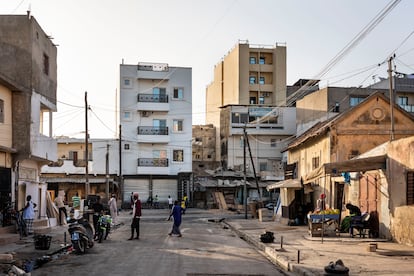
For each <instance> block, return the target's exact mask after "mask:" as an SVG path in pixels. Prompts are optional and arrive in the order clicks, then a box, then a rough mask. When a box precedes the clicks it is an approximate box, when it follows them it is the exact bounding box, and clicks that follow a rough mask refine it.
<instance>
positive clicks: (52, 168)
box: [41, 159, 93, 174]
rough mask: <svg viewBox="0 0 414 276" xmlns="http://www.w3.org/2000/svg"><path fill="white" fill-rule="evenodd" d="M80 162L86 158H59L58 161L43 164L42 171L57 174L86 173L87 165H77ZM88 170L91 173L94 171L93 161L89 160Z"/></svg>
mask: <svg viewBox="0 0 414 276" xmlns="http://www.w3.org/2000/svg"><path fill="white" fill-rule="evenodd" d="M79 162H84V164H85V165H86V162H85V160H81V159H78V160H77V161H74V160H63V159H59V160H58V161H57V162H53V163H51V164H50V165H46V166H43V167H42V169H41V172H42V173H56V174H85V171H86V170H85V168H86V167H85V166H77V165H79ZM88 171H89V173H92V172H93V161H88Z"/></svg>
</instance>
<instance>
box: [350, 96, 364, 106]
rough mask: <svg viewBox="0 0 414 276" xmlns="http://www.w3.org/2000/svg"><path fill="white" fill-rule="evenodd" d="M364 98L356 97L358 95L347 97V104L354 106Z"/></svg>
mask: <svg viewBox="0 0 414 276" xmlns="http://www.w3.org/2000/svg"><path fill="white" fill-rule="evenodd" d="M364 99H365V97H358V96H351V97H350V98H349V105H350V106H356V105H357V104H359V103H360V102H362V101H363V100H364Z"/></svg>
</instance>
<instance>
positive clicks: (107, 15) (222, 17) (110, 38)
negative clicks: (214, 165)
mask: <svg viewBox="0 0 414 276" xmlns="http://www.w3.org/2000/svg"><path fill="white" fill-rule="evenodd" d="M392 2H394V1H391V0H364V1H361V0H341V1H340V0H312V1H309V0H302V1H300V0H289V1H286V0H284V1H282V0H256V1H251V0H250V1H249V0H87V1H85V0H59V1H56V0H1V1H0V14H14V15H19V14H20V15H21V14H26V12H27V10H30V11H31V15H32V16H34V17H35V18H36V20H37V22H38V23H39V24H40V26H41V27H42V29H43V30H44V31H45V32H46V34H48V35H50V36H51V37H53V42H54V43H55V44H57V45H58V47H57V48H58V58H57V66H58V72H57V73H58V87H57V101H58V105H57V109H58V110H57V112H56V113H54V115H53V135H54V136H62V135H63V136H69V137H75V138H84V135H85V134H84V133H85V92H87V101H88V105H89V106H90V111H89V113H88V133H89V135H90V137H91V138H115V137H116V134H117V129H118V125H119V121H118V115H117V112H119V109H118V108H117V107H116V103H117V100H116V98H117V95H118V94H117V93H118V91H119V65H120V64H121V63H122V62H124V64H137V63H138V62H156V63H168V64H169V66H173V67H191V68H192V93H193V113H192V116H193V125H197V124H204V123H205V91H206V87H207V85H208V84H209V83H211V82H212V81H213V72H214V66H215V65H216V64H218V63H219V62H220V61H221V60H222V58H223V57H224V56H226V55H227V53H228V52H229V51H230V50H231V49H232V48H233V47H234V46H235V45H236V44H237V43H238V42H239V41H246V40H247V41H248V42H249V43H250V44H251V45H266V46H271V45H273V46H274V45H276V44H284V45H286V48H287V84H288V85H292V84H293V83H294V82H296V81H297V80H298V79H300V78H318V79H321V83H320V86H321V87H324V86H327V85H329V86H343V87H351V86H362V87H365V86H367V85H370V84H372V83H374V81H378V80H379V77H384V78H385V77H387V75H388V73H387V69H388V68H387V62H386V61H387V59H388V57H389V56H390V55H392V54H395V55H396V56H395V59H394V65H395V67H394V69H395V70H396V71H398V72H402V73H407V74H410V73H414V34H413V32H414V19H413V18H414V17H413V16H412V13H413V11H414V1H411V0H401V1H400V2H398V1H397V2H398V4H397V5H396V6H395V7H394V8H393V9H392V10H391V11H389V12H388V13H386V16H385V17H384V18H383V19H382V20H381V21H380V22H379V23H378V24H376V25H375V28H373V29H372V30H370V31H369V32H367V33H365V34H364V35H362V33H363V31H364V30H366V29H367V26H371V25H370V24H371V23H372V22H373V20H374V19H375V18H378V16H379V15H380V14H382V12H383V11H384V8H385V7H387V6H390V3H392ZM357 37H361V40H358V41H356V40H355V39H356V38H357ZM0 39H1V38H0ZM353 42H354V43H353ZM356 42H358V43H356ZM351 44H352V45H353V46H352V47H349V46H350V45H351ZM344 49H347V51H344ZM342 53H343V54H344V55H343V57H342V58H341V59H339V60H338V61H337V62H332V61H333V60H335V59H334V58H335V57H336V56H338V55H341V54H342ZM330 64H331V65H333V66H330ZM327 69H329V70H327ZM118 97H119V95H118ZM190 115H191V114H189V116H190Z"/></svg>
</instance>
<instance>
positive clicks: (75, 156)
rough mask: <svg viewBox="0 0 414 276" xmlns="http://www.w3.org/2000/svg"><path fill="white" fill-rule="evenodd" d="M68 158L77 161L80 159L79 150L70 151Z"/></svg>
mask: <svg viewBox="0 0 414 276" xmlns="http://www.w3.org/2000/svg"><path fill="white" fill-rule="evenodd" d="M68 160H73V161H75V162H77V161H78V152H77V151H69V159H68Z"/></svg>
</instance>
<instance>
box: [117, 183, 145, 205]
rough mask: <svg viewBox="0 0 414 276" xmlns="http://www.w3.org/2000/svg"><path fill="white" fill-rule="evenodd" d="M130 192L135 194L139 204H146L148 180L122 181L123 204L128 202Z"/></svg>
mask: <svg viewBox="0 0 414 276" xmlns="http://www.w3.org/2000/svg"><path fill="white" fill-rule="evenodd" d="M131 192H134V193H135V192H137V193H138V194H139V199H140V200H141V202H146V201H147V199H148V196H149V182H148V179H125V180H124V197H123V198H124V202H129V200H130V197H131Z"/></svg>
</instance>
